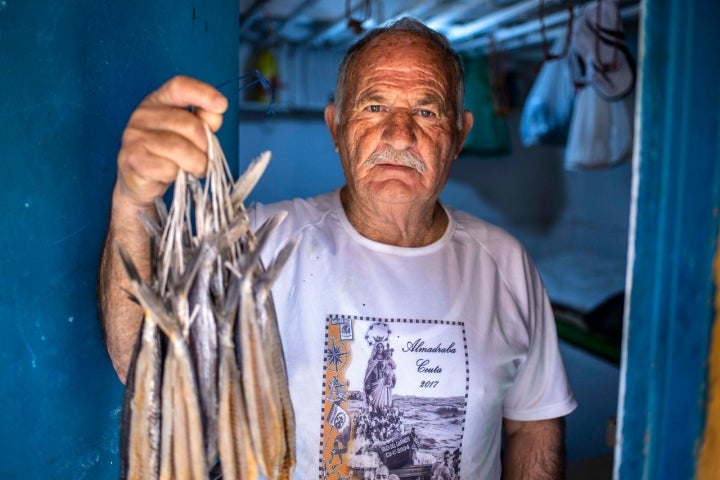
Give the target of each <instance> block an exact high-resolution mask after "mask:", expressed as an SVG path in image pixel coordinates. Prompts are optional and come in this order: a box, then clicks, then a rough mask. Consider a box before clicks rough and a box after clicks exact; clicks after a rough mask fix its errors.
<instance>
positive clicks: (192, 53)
mask: <svg viewBox="0 0 720 480" xmlns="http://www.w3.org/2000/svg"><path fill="white" fill-rule="evenodd" d="M237 18H238V4H237V2H229V1H220V0H214V1H210V0H195V1H192V0H179V1H176V0H173V1H170V0H162V1H155V2H144V1H139V0H128V1H123V2H114V1H108V0H67V1H43V2H36V1H26V0H22V1H21V0H5V1H2V2H0V106H1V108H0V165H2V173H3V175H2V180H3V182H2V183H3V189H2V190H3V191H2V194H0V211H1V212H2V215H1V216H0V231H1V232H2V233H1V234H0V318H1V319H2V321H1V322H0V392H2V394H1V395H0V452H2V461H1V462H0V478H3V479H13V478H33V479H34V478H38V479H49V478H62V479H82V478H93V479H107V478H117V455H118V450H117V449H118V438H117V427H118V422H119V413H120V404H121V399H122V386H121V384H120V383H119V381H118V380H117V377H116V376H115V374H114V371H113V370H112V367H111V364H110V361H109V359H108V357H107V354H106V352H105V347H104V343H103V340H102V333H101V330H100V327H99V323H98V315H97V309H96V304H95V279H96V271H97V263H98V257H99V253H100V248H101V244H102V241H103V237H104V233H105V229H106V227H107V218H108V211H109V199H110V192H111V189H112V185H113V183H114V181H115V155H116V153H117V148H118V145H119V142H120V135H121V132H122V128H123V125H124V124H125V122H126V121H127V118H128V117H129V115H130V113H131V111H132V109H133V108H134V106H135V105H137V103H138V102H139V101H140V100H141V99H142V97H143V96H144V95H145V94H146V93H148V92H149V91H150V90H152V89H154V88H155V87H156V86H158V85H159V84H161V83H162V82H163V81H164V80H165V79H167V78H168V77H170V76H172V75H174V74H176V73H187V74H191V75H195V76H198V77H200V78H202V79H205V80H207V81H209V82H212V83H220V82H222V81H223V80H227V79H229V78H232V77H235V76H237V68H238V67H237ZM236 126H237V114H236V112H235V111H234V110H233V111H232V112H231V113H230V115H229V117H228V118H227V119H226V126H225V128H223V130H222V132H221V135H220V138H221V142H222V143H223V145H226V150H227V154H228V157H229V160H230V162H231V163H232V164H236V163H237V154H236V150H237V149H236V145H237V128H236Z"/></svg>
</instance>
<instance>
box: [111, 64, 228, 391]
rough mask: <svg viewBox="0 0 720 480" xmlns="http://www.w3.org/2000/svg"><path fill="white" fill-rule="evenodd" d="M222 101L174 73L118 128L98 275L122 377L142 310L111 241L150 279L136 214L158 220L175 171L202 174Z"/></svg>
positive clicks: (143, 235)
mask: <svg viewBox="0 0 720 480" xmlns="http://www.w3.org/2000/svg"><path fill="white" fill-rule="evenodd" d="M227 106H228V102H227V99H226V98H225V97H224V96H223V95H222V94H221V93H220V92H218V91H217V90H216V89H215V88H213V87H212V86H211V85H208V84H207V83H203V82H200V81H198V80H194V79H192V78H189V77H175V78H173V79H171V80H169V81H168V82H167V83H165V84H164V85H163V86H161V87H160V88H159V89H158V90H156V91H154V92H153V93H151V94H150V95H148V96H147V98H145V100H143V101H142V103H141V104H140V105H139V106H138V107H137V109H136V110H135V112H133V114H132V116H131V117H130V120H129V121H128V124H127V126H126V127H125V131H124V132H123V136H122V145H121V147H120V152H119V153H118V159H117V162H118V173H117V181H116V182H115V190H114V191H113V198H112V208H111V213H110V225H109V226H108V234H107V238H106V240H105V246H104V248H103V255H102V259H101V262H100V272H99V278H98V296H99V301H100V312H101V318H102V324H103V329H104V332H105V342H106V344H107V348H108V353H109V354H110V358H111V359H112V362H113V366H114V367H115V370H116V371H117V374H118V376H119V377H120V380H122V381H125V378H126V375H127V371H128V366H129V365H130V359H131V358H132V352H133V346H134V345H135V341H136V339H137V336H138V332H139V330H140V325H141V321H142V316H143V311H142V309H141V308H140V306H139V305H137V304H136V303H133V302H132V301H130V300H129V298H128V294H127V292H128V291H131V289H132V286H131V285H130V282H129V280H128V278H127V275H126V273H125V271H124V269H123V266H122V264H121V262H120V259H119V256H118V253H117V250H116V248H115V246H116V245H120V246H122V248H123V249H124V250H125V252H126V253H127V254H128V255H130V257H131V258H132V261H133V263H134V264H135V267H136V268H137V269H138V271H139V272H140V274H141V275H142V276H143V277H144V278H146V279H149V278H150V276H151V271H150V270H151V261H150V241H149V237H148V234H147V231H146V230H145V227H144V225H143V223H142V222H141V221H140V215H139V214H140V213H142V214H144V215H145V216H146V217H148V218H151V219H154V218H156V215H157V210H156V209H155V205H154V201H155V199H156V198H157V197H160V196H162V195H163V194H164V193H165V190H167V188H168V186H169V185H170V184H171V183H172V182H173V181H174V180H175V178H177V174H178V170H179V169H182V170H184V171H187V172H189V173H191V174H193V175H195V176H197V177H201V176H203V175H204V174H205V169H206V166H207V148H208V145H207V134H206V132H205V125H207V126H208V127H210V129H211V130H213V131H217V130H218V129H219V128H220V125H221V124H222V120H223V113H225V110H227ZM190 107H192V108H190Z"/></svg>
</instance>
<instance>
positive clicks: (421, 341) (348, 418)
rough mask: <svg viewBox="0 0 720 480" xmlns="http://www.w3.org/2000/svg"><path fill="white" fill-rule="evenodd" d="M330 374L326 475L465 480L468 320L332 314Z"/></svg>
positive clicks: (334, 478)
mask: <svg viewBox="0 0 720 480" xmlns="http://www.w3.org/2000/svg"><path fill="white" fill-rule="evenodd" d="M324 372H325V373H324V377H323V393H324V399H323V402H322V411H321V419H322V430H321V431H322V440H321V445H320V472H319V473H320V476H319V477H320V478H322V479H328V480H349V479H353V480H356V479H360V480H365V479H370V480H387V479H388V478H423V479H430V478H433V479H449V480H455V479H458V478H459V471H460V461H461V456H462V455H461V453H462V452H461V449H460V447H461V444H462V438H463V432H464V428H465V411H466V401H467V392H468V386H469V381H468V378H469V372H468V356H467V345H466V340H465V330H464V325H463V323H461V322H443V321H434V320H409V319H378V318H367V317H356V316H343V315H333V316H330V317H328V318H327V324H326V336H325V365H324ZM393 475H395V477H393Z"/></svg>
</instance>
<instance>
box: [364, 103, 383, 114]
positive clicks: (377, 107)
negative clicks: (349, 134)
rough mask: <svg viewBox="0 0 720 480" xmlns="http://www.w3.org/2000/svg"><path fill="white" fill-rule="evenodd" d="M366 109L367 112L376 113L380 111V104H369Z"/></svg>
mask: <svg viewBox="0 0 720 480" xmlns="http://www.w3.org/2000/svg"><path fill="white" fill-rule="evenodd" d="M367 110H368V111H369V112H373V113H378V112H380V111H382V106H381V105H370V106H368V107H367Z"/></svg>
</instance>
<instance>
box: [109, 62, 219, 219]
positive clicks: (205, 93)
mask: <svg viewBox="0 0 720 480" xmlns="http://www.w3.org/2000/svg"><path fill="white" fill-rule="evenodd" d="M191 107H192V108H191ZM227 107H228V101H227V99H226V98H225V97H224V96H223V95H222V94H221V93H220V92H219V91H217V90H216V89H215V88H214V87H212V86H211V85H209V84H207V83H203V82H201V81H199V80H195V79H193V78H190V77H183V76H178V77H174V78H172V79H170V80H169V81H168V82H167V83H165V84H164V85H162V86H161V87H160V88H159V89H157V90H156V91H154V92H152V93H151V94H150V95H148V96H147V97H146V98H145V99H144V100H143V101H142V103H140V105H139V106H138V107H137V109H136V110H135V111H134V112H133V114H132V116H131V117H130V120H129V121H128V124H127V126H126V127H125V131H124V132H123V136H122V145H121V147H120V152H119V153H118V159H117V162H118V176H117V184H116V192H115V193H116V195H118V194H119V195H120V196H122V197H123V198H124V200H126V201H129V202H130V203H132V204H134V205H136V206H138V207H146V206H149V205H151V204H152V203H153V202H154V200H155V198H157V197H159V196H162V195H163V194H164V193H165V190H167V188H168V186H169V185H170V184H171V183H172V182H173V181H174V180H175V178H176V177H177V173H178V169H182V170H184V171H187V172H189V173H191V174H193V175H195V176H197V177H201V176H203V175H204V174H205V169H206V165H207V148H208V145H207V135H206V133H205V128H204V126H203V124H206V125H207V126H208V127H210V129H211V130H212V131H213V132H216V131H217V130H218V129H219V128H220V126H221V125H222V121H223V114H224V113H225V111H226V110H227Z"/></svg>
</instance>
